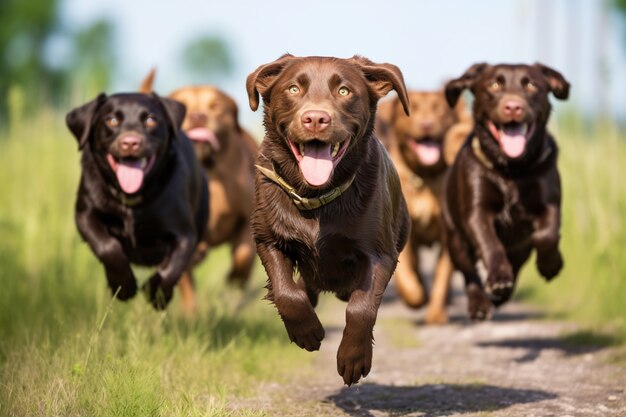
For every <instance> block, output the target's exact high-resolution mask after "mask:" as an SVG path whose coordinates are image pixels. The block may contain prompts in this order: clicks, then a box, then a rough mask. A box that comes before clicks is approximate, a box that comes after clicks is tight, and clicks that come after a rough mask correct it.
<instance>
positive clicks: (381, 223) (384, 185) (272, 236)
mask: <svg viewBox="0 0 626 417" xmlns="http://www.w3.org/2000/svg"><path fill="white" fill-rule="evenodd" d="M293 86H296V87H297V89H292V88H291V87H293ZM246 87H247V90H248V94H249V97H250V107H251V108H252V109H253V110H256V109H257V107H258V105H259V94H260V95H261V96H262V97H263V101H264V103H265V107H264V115H265V119H264V121H265V129H266V135H265V139H264V141H263V143H262V145H261V150H260V153H259V158H258V163H259V164H260V165H262V166H263V167H265V168H268V169H273V170H275V171H276V172H277V173H278V174H279V175H280V176H282V178H284V179H285V180H286V181H287V182H288V183H289V184H291V185H292V186H293V187H295V189H296V192H297V193H298V194H300V195H301V196H303V197H311V198H314V197H316V196H319V195H320V194H322V193H324V192H327V191H329V190H330V189H331V188H333V187H336V186H338V185H339V184H343V183H344V182H346V181H348V180H349V179H350V178H351V177H352V176H354V175H355V174H356V176H355V178H354V181H353V183H352V185H351V186H350V187H349V188H348V189H347V190H346V191H345V192H344V193H343V194H342V195H341V196H340V197H339V198H337V199H335V200H333V201H332V202H331V203H329V204H327V205H324V206H322V207H320V208H317V209H315V210H311V211H299V210H298V209H297V208H296V206H295V205H294V203H293V201H292V200H291V198H290V196H289V195H288V194H287V193H286V192H285V191H284V190H283V189H282V188H280V187H279V186H277V185H276V184H275V183H274V182H272V181H270V180H269V179H268V178H266V177H265V176H263V175H261V174H260V173H257V176H256V192H255V208H254V213H253V217H252V227H253V231H254V236H255V240H256V243H257V249H258V251H259V256H260V258H261V261H262V263H263V266H264V267H265V270H266V271H267V274H268V277H269V280H268V286H267V288H268V294H267V298H268V299H269V300H271V301H272V302H273V303H274V304H275V306H276V308H277V310H278V313H279V314H280V316H281V318H282V320H283V322H284V324H285V327H286V329H287V333H288V335H289V338H290V339H291V340H292V341H293V342H295V343H296V344H297V345H298V346H300V347H301V348H304V349H306V350H309V351H312V350H317V349H319V347H320V343H321V341H322V339H323V337H324V328H323V327H322V325H321V323H320V321H319V319H318V317H317V315H316V314H315V311H314V307H315V305H316V304H317V298H318V294H319V293H320V292H321V291H331V292H334V293H335V294H336V295H337V296H338V297H339V298H341V299H342V300H346V301H348V305H347V309H346V327H345V329H344V333H343V339H342V341H341V344H340V345H339V350H338V352H337V371H338V372H339V375H341V376H342V378H343V380H344V382H345V383H346V384H348V385H350V384H353V383H356V382H357V381H358V380H359V379H360V378H361V376H366V375H367V374H368V372H369V371H370V368H371V363H372V330H373V327H374V323H375V321H376V316H377V312H378V307H379V305H380V302H381V299H382V295H383V292H384V290H385V287H386V286H387V283H388V282H389V279H390V278H391V275H392V273H393V271H394V269H395V266H396V262H397V259H398V254H399V251H400V250H401V249H402V247H403V246H404V244H405V242H406V237H407V233H408V226H409V220H408V213H407V210H406V204H405V202H404V198H403V197H402V192H401V189H400V183H399V180H398V176H397V173H396V170H395V169H394V167H393V164H392V162H391V160H390V159H389V157H388V156H387V152H386V151H385V150H384V148H383V146H382V145H381V144H380V143H379V141H378V140H377V139H376V138H375V137H374V135H373V126H374V118H375V113H376V104H377V102H378V99H379V98H380V97H382V96H384V95H385V94H387V93H388V92H389V91H390V90H391V89H395V90H396V91H397V92H398V94H399V95H400V97H401V100H402V103H403V105H404V108H405V110H406V111H408V110H407V107H408V101H407V97H406V90H405V87H404V82H403V80H402V74H401V73H400V70H399V69H398V68H397V67H395V66H393V65H390V64H375V63H373V62H371V61H369V60H367V59H365V58H362V57H354V58H350V59H338V58H326V57H304V58H300V57H293V56H291V55H285V56H283V57H281V58H280V59H278V60H276V61H274V62H272V63H269V64H266V65H262V66H260V67H259V68H258V69H257V70H256V71H254V72H253V73H252V74H250V75H249V76H248V79H247V83H246ZM342 87H346V88H348V89H349V94H347V95H346V96H341V95H340V94H339V93H338V91H339V90H341V88H342ZM296 90H297V93H296V92H295V91H296ZM290 91H294V93H290ZM344 92H345V91H344ZM308 109H315V110H317V111H324V112H327V114H328V116H329V117H328V119H329V123H328V126H327V128H326V129H325V130H324V131H323V132H316V133H312V132H311V131H310V130H307V128H306V126H305V124H306V122H305V121H304V119H302V116H303V112H306V111H307V110H308ZM289 140H292V141H295V142H296V143H302V144H309V143H311V142H313V141H314V140H317V141H318V142H321V143H324V144H336V143H340V142H342V143H344V145H345V144H346V142H345V141H346V140H347V141H349V142H347V144H348V145H347V146H348V147H347V148H346V149H347V150H346V151H345V153H344V154H342V155H343V156H342V157H341V159H340V160H339V162H338V164H337V165H336V167H335V169H334V171H333V172H332V175H331V177H330V179H329V180H328V182H327V183H325V184H323V185H321V186H315V187H314V186H311V185H309V183H307V181H306V180H305V178H304V177H303V173H302V171H301V168H300V167H299V165H298V163H297V158H296V156H295V153H294V150H292V149H291V148H290V145H289ZM295 271H297V272H298V274H299V275H300V280H299V282H298V283H295V282H294V280H293V274H294V272H295Z"/></svg>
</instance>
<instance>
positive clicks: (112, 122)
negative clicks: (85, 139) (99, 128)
mask: <svg viewBox="0 0 626 417" xmlns="http://www.w3.org/2000/svg"><path fill="white" fill-rule="evenodd" d="M104 123H106V125H107V126H109V127H111V128H116V127H118V126H119V125H120V119H118V118H117V117H115V116H109V117H107V118H106V119H105V120H104Z"/></svg>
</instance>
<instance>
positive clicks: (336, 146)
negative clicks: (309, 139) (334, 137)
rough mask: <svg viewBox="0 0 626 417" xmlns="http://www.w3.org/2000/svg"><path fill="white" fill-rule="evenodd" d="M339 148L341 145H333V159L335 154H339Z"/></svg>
mask: <svg viewBox="0 0 626 417" xmlns="http://www.w3.org/2000/svg"><path fill="white" fill-rule="evenodd" d="M340 147H341V143H335V144H334V145H333V152H332V153H331V156H332V157H333V158H334V157H335V156H337V154H338V153H339V148H340Z"/></svg>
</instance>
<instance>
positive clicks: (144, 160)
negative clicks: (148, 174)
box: [139, 158, 148, 169]
mask: <svg viewBox="0 0 626 417" xmlns="http://www.w3.org/2000/svg"><path fill="white" fill-rule="evenodd" d="M146 165H148V158H141V163H140V165H139V166H140V167H141V169H144V168H145V167H146Z"/></svg>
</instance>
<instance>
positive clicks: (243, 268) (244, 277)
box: [228, 224, 256, 288]
mask: <svg viewBox="0 0 626 417" xmlns="http://www.w3.org/2000/svg"><path fill="white" fill-rule="evenodd" d="M231 245H232V262H233V264H232V268H231V270H230V272H229V273H228V282H229V283H231V284H234V285H236V286H238V287H241V288H243V287H244V286H245V285H246V284H247V283H248V280H249V279H250V273H251V272H252V267H253V266H254V255H255V254H256V245H255V244H254V239H253V238H252V232H251V231H250V226H249V225H247V224H245V225H244V226H242V227H241V228H240V229H239V231H238V233H237V235H236V236H235V238H234V239H233V240H232V241H231Z"/></svg>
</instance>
